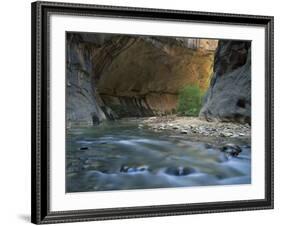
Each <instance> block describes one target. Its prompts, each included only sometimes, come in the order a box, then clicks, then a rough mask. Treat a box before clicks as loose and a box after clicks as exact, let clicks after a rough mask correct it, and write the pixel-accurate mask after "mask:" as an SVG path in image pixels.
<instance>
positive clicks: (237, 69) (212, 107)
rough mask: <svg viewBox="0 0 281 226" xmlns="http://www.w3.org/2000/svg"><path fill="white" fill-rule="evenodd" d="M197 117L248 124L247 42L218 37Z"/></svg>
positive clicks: (248, 69)
mask: <svg viewBox="0 0 281 226" xmlns="http://www.w3.org/2000/svg"><path fill="white" fill-rule="evenodd" d="M199 116H200V117H202V118H204V119H206V120H209V121H214V120H218V121H234V122H241V123H251V42H250V41H249V42H247V41H226V40H221V41H219V43H218V48H217V50H216V53H215V62H214V72H213V76H212V79H211V83H210V87H209V89H208V91H207V94H206V96H205V99H204V104H203V107H202V109H201V111H200V114H199Z"/></svg>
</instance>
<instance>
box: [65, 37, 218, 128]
mask: <svg viewBox="0 0 281 226" xmlns="http://www.w3.org/2000/svg"><path fill="white" fill-rule="evenodd" d="M216 46H217V41H216V40H208V39H200V40H199V39H188V38H169V37H154V36H130V35H112V34H90V33H83V34H82V33H79V34H78V33H68V34H67V74H66V76H67V89H66V90H67V95H66V96H67V98H68V99H67V101H66V103H67V105H66V110H67V122H68V125H71V124H73V123H74V124H92V123H94V124H95V123H99V122H100V121H102V120H105V119H114V118H118V117H125V116H151V115H163V114H169V113H173V112H174V111H175V109H176V106H177V99H178V92H179V90H180V89H181V88H182V87H184V86H186V85H193V84H197V85H198V86H199V87H200V88H201V89H202V90H203V91H204V90H207V88H208V86H209V79H210V76H211V74H212V71H213V60H214V50H215V49H216Z"/></svg>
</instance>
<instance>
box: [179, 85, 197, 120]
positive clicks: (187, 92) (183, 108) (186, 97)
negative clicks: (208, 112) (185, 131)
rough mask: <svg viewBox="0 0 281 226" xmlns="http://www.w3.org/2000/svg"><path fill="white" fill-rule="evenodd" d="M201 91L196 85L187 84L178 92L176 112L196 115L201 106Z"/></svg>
mask: <svg viewBox="0 0 281 226" xmlns="http://www.w3.org/2000/svg"><path fill="white" fill-rule="evenodd" d="M201 97H202V95H201V91H200V88H199V86H197V85H187V86H185V87H184V88H183V89H181V90H180V92H179V99H178V105H177V112H178V114H179V115H184V116H198V114H199V111H200V108H201Z"/></svg>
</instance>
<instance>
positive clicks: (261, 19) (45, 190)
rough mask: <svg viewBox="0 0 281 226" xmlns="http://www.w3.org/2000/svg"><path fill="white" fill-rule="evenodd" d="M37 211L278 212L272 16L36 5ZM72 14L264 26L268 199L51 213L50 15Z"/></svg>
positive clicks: (45, 216)
mask: <svg viewBox="0 0 281 226" xmlns="http://www.w3.org/2000/svg"><path fill="white" fill-rule="evenodd" d="M31 9H32V169H31V170H32V184H31V185H32V186H31V188H32V192H31V194H32V195H31V196H32V201H31V202H32V205H31V206H32V208H31V221H32V222H33V223H35V224H43V223H63V222H76V221H92V220H108V219H121V218H137V217H155V216H170V215H181V214H198V213H213V212H226V211H243V210H260V209H271V208H273V33H274V32H273V21H274V19H273V17H271V16H257V15H239V14H225V13H210V12H194V11H176V10H166V9H165V10H164V9H146V8H128V7H116V6H102V5H86V4H72V3H57V2H34V3H32V7H31ZM51 13H56V14H72V15H74V14H75V15H89V16H103V17H111V18H112V17H122V18H139V19H146V20H168V21H169V20H173V21H180V22H196V23H219V24H227V25H230V24H237V25H244V26H261V27H264V28H265V31H266V32H265V36H266V37H265V42H266V43H265V47H266V50H265V56H264V57H265V94H266V96H265V125H266V126H265V131H266V135H265V150H266V151H265V198H264V199H259V200H243V201H227V202H213V203H207V202H206V203H196V204H173V205H159V206H142V207H126V208H110V209H87V210H71V211H61V212H60V211H58V212H52V211H50V175H49V164H50V155H49V154H50V153H49V147H50V142H51V141H50V139H49V129H50V126H51V125H50V123H49V110H50V103H49V69H48V67H49V59H48V54H49V47H48V35H49V32H48V23H49V15H50V14H51Z"/></svg>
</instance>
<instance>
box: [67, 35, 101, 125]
mask: <svg viewBox="0 0 281 226" xmlns="http://www.w3.org/2000/svg"><path fill="white" fill-rule="evenodd" d="M67 39H68V40H67V50H66V51H67V60H66V84H65V85H66V124H67V127H70V126H72V125H73V124H78V125H91V124H96V123H99V122H100V121H102V120H105V119H106V116H105V114H104V112H103V111H102V109H101V107H100V106H102V102H101V100H100V98H99V95H98V94H97V92H96V90H95V89H93V87H94V86H92V82H91V80H92V78H91V75H92V66H93V65H92V61H91V58H92V56H91V54H92V53H91V52H92V50H93V49H92V48H90V49H89V48H88V49H87V48H86V44H85V43H83V42H81V41H82V40H81V39H80V37H79V36H72V35H68V37H67ZM86 50H87V51H86Z"/></svg>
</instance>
